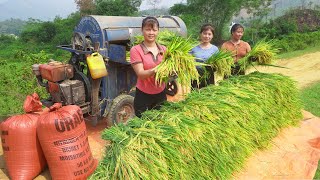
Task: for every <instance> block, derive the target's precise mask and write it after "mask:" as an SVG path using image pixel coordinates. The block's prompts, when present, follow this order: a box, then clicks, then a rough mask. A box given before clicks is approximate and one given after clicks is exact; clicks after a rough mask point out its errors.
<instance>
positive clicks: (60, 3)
mask: <svg viewBox="0 0 320 180" xmlns="http://www.w3.org/2000/svg"><path fill="white" fill-rule="evenodd" d="M146 1H147V0H143V2H142V5H141V7H140V9H141V10H145V9H151V8H152V6H151V5H148V4H147V2H146ZM180 2H185V0H161V2H160V3H159V5H158V7H171V6H173V5H174V4H176V3H180ZM76 10H77V9H76V4H75V3H74V0H0V21H3V20H6V19H10V18H19V19H22V20H27V19H28V18H34V19H41V20H44V21H51V20H53V19H54V18H55V17H56V16H60V17H63V18H65V17H67V16H68V15H69V14H71V13H72V12H75V11H76Z"/></svg>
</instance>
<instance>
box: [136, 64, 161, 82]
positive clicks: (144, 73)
mask: <svg viewBox="0 0 320 180" xmlns="http://www.w3.org/2000/svg"><path fill="white" fill-rule="evenodd" d="M132 67H133V70H134V72H136V75H137V76H138V78H139V79H141V80H144V79H146V78H148V77H150V76H153V75H154V74H155V73H156V67H154V68H152V69H148V70H145V69H144V68H143V64H142V63H137V64H132Z"/></svg>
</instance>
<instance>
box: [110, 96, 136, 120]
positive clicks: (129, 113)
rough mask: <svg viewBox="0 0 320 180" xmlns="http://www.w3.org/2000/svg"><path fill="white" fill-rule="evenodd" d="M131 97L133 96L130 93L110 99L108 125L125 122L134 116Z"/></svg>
mask: <svg viewBox="0 0 320 180" xmlns="http://www.w3.org/2000/svg"><path fill="white" fill-rule="evenodd" d="M133 99H134V98H133V97H132V96H130V95H127V94H122V95H119V96H117V97H116V98H115V99H114V100H113V101H112V105H111V107H110V111H109V113H108V121H109V122H108V123H109V125H110V126H112V125H114V124H119V123H126V122H127V121H128V120H129V119H131V118H133V117H134V115H135V114H134V108H133ZM110 122H111V123H110Z"/></svg>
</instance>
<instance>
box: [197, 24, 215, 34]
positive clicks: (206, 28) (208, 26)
mask: <svg viewBox="0 0 320 180" xmlns="http://www.w3.org/2000/svg"><path fill="white" fill-rule="evenodd" d="M207 30H210V31H211V32H212V34H213V35H214V27H213V26H212V25H211V24H204V25H202V26H201V29H200V34H201V33H202V32H203V31H207Z"/></svg>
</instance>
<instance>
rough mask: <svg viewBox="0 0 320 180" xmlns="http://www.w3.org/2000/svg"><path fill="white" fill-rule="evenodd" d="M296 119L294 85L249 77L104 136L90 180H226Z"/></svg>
mask: <svg viewBox="0 0 320 180" xmlns="http://www.w3.org/2000/svg"><path fill="white" fill-rule="evenodd" d="M301 118H302V115H301V102H300V100H299V97H298V90H297V88H296V85H295V82H294V81H293V80H292V79H290V78H288V77H286V76H282V75H278V74H264V73H259V72H254V73H251V74H249V75H246V76H239V77H231V78H229V79H228V80H225V81H223V82H221V83H220V85H219V86H208V87H205V88H202V89H201V90H199V91H193V92H191V94H189V95H188V97H187V98H186V99H185V100H184V101H181V102H178V103H168V104H166V105H165V106H163V107H162V108H161V109H160V110H159V111H147V112H145V113H144V114H143V116H142V118H141V119H139V118H134V119H132V120H131V121H129V122H128V123H127V124H126V125H123V124H120V125H118V126H115V127H112V128H110V129H106V130H105V131H104V132H103V135H102V136H103V138H104V139H106V140H109V141H110V142H111V143H110V145H109V146H107V148H106V152H105V157H104V159H103V160H102V161H101V162H100V165H99V166H98V168H97V170H96V171H95V173H94V174H93V175H92V176H91V179H230V178H231V177H232V174H233V173H234V172H236V171H239V170H241V168H242V166H243V164H244V161H245V159H246V158H248V157H249V156H250V155H252V154H253V153H254V152H255V151H257V150H258V149H261V148H267V147H268V145H270V141H271V139H272V138H274V137H275V136H277V134H278V133H279V131H280V130H281V129H282V128H284V127H288V126H292V125H295V124H297V123H298V121H299V120H300V119H301Z"/></svg>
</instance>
